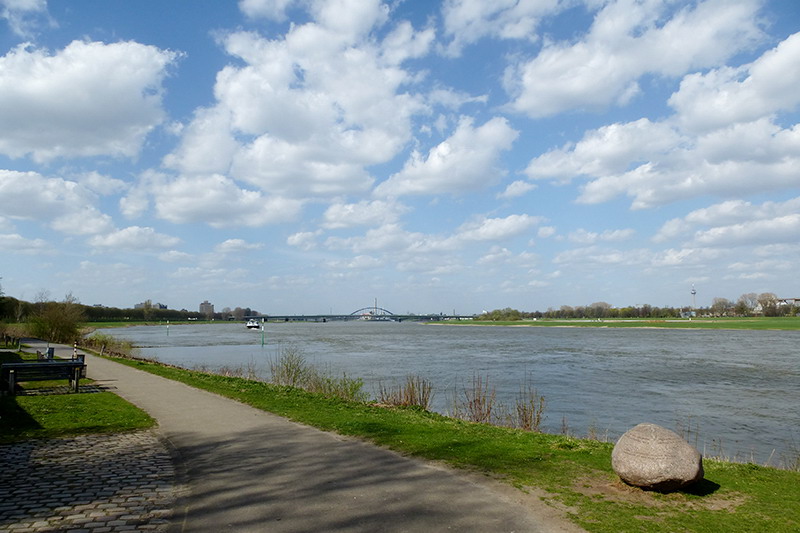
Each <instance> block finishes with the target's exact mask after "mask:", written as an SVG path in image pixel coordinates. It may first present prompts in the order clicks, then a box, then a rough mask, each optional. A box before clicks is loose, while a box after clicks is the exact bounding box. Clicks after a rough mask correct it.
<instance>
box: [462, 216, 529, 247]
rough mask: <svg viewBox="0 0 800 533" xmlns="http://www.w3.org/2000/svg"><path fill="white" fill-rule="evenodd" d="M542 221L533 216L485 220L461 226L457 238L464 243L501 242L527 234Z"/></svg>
mask: <svg viewBox="0 0 800 533" xmlns="http://www.w3.org/2000/svg"><path fill="white" fill-rule="evenodd" d="M541 221H542V218H541V217H534V216H531V215H509V216H507V217H504V218H483V219H480V220H476V221H472V222H468V223H467V224H464V225H463V226H461V227H460V228H459V229H458V230H457V232H456V238H457V239H459V240H462V241H499V240H504V239H508V238H511V237H516V236H517V235H520V234H522V233H525V232H527V231H529V230H530V229H531V228H532V227H533V226H536V225H537V224H539V223H540V222H541Z"/></svg>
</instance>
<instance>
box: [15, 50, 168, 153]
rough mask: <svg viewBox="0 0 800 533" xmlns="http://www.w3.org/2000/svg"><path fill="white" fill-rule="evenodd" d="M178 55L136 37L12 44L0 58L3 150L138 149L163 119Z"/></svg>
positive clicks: (116, 150) (89, 151) (30, 151)
mask: <svg viewBox="0 0 800 533" xmlns="http://www.w3.org/2000/svg"><path fill="white" fill-rule="evenodd" d="M177 58H178V54H176V53H175V52H170V51H165V50H160V49H158V48H156V47H154V46H148V45H143V44H139V43H135V42H119V43H112V44H104V43H100V42H84V41H73V42H72V43H70V44H69V45H67V46H66V47H65V48H64V49H63V50H60V51H58V52H56V53H55V54H50V53H48V52H47V51H46V50H42V49H37V48H35V47H33V46H32V45H28V44H24V45H20V46H18V47H16V48H14V49H12V50H10V51H9V52H8V53H7V54H6V55H5V56H3V57H1V58H0V123H2V124H3V128H2V130H0V153H3V154H6V155H8V156H11V157H22V156H25V155H27V154H30V155H31V156H32V157H33V159H34V160H36V161H38V162H43V161H49V160H51V159H54V158H57V157H81V156H98V155H109V156H125V157H133V156H135V155H136V154H137V153H138V152H139V150H140V148H141V146H142V143H143V142H144V139H145V137H146V135H147V134H148V133H149V132H150V131H152V130H153V128H155V127H156V126H158V125H159V124H161V123H162V122H163V120H164V116H165V114H164V110H163V109H162V102H161V93H162V87H161V84H162V81H163V80H164V77H165V76H166V73H167V67H168V66H169V65H171V64H172V63H174V62H175V60H176V59H177Z"/></svg>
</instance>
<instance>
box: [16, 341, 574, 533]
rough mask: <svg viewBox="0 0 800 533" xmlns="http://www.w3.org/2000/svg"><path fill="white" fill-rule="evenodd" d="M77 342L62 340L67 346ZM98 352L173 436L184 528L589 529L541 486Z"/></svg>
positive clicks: (95, 365)
mask: <svg viewBox="0 0 800 533" xmlns="http://www.w3.org/2000/svg"><path fill="white" fill-rule="evenodd" d="M29 344H31V343H29ZM44 346H45V345H44V344H42V345H34V346H33V349H40V350H42V351H44ZM72 350H73V349H72V348H71V347H68V346H56V356H57V357H59V356H61V357H69V356H71V355H72ZM81 353H82V352H81ZM86 362H87V365H88V366H87V371H88V376H89V377H90V378H92V379H94V380H96V381H97V382H98V384H99V385H101V386H104V387H107V388H109V389H110V390H112V391H114V392H115V393H117V394H119V395H120V396H122V397H123V398H125V399H127V400H128V401H130V402H131V403H133V404H135V405H137V406H138V407H140V408H142V409H144V410H145V411H147V412H148V413H149V414H150V415H151V416H152V417H154V418H155V419H156V420H157V421H158V431H159V432H160V433H161V435H162V437H163V438H164V439H166V441H167V442H168V443H169V444H170V446H171V447H172V449H173V452H174V457H175V459H176V462H177V463H178V464H177V465H176V466H177V468H178V471H179V472H181V473H182V476H181V477H182V479H183V480H184V484H185V487H186V490H185V491H183V492H184V494H183V496H182V497H181V498H180V500H179V508H178V509H176V510H175V513H174V516H175V519H174V523H173V524H172V525H171V529H172V530H174V531H182V532H183V531H185V532H192V533H194V532H199V533H202V532H214V533H218V532H220V531H237V532H248V531H269V532H279V533H280V532H310V531H325V532H423V531H424V532H429V531H465V532H473V531H474V532H482V533H485V532H501V531H508V532H541V533H551V532H553V533H558V532H565V533H568V532H577V531H582V530H581V529H579V528H577V527H576V526H574V525H573V524H571V523H570V522H568V521H566V520H565V519H564V518H563V516H562V515H561V513H560V512H559V511H557V510H555V509H553V508H552V507H550V506H548V505H546V504H544V503H542V502H541V501H540V499H539V498H537V497H536V496H535V495H530V494H525V493H523V492H521V491H519V490H517V489H515V488H513V487H509V486H507V485H504V484H502V483H499V482H496V481H492V480H490V479H488V478H485V477H484V476H480V475H476V474H467V473H463V472H459V471H454V470H451V469H449V468H445V467H443V466H440V465H437V464H432V463H428V462H424V461H420V460H416V459H413V458H408V457H404V456H401V455H399V454H397V453H394V452H392V451H389V450H386V449H383V448H380V447H377V446H374V445H371V444H368V443H365V442H361V441H359V440H357V439H352V438H348V437H343V436H340V435H336V434H333V433H328V432H324V431H320V430H317V429H315V428H311V427H308V426H303V425H301V424H297V423H295V422H292V421H289V420H287V419H284V418H281V417H279V416H276V415H273V414H270V413H266V412H264V411H260V410H257V409H255V408H253V407H250V406H247V405H244V404H241V403H239V402H236V401H233V400H230V399H227V398H223V397H221V396H218V395H215V394H212V393H209V392H206V391H203V390H199V389H195V388H193V387H189V386H187V385H184V384H182V383H179V382H175V381H171V380H168V379H164V378H161V377H159V376H155V375H153V374H149V373H147V372H143V371H141V370H137V369H134V368H131V367H128V366H125V365H121V364H119V363H115V362H113V361H109V360H107V359H103V358H99V357H94V356H92V355H89V354H87V355H86Z"/></svg>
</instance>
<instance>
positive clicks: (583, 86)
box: [506, 0, 763, 117]
mask: <svg viewBox="0 0 800 533" xmlns="http://www.w3.org/2000/svg"><path fill="white" fill-rule="evenodd" d="M602 5H603V7H602V9H600V11H598V13H597V15H596V16H595V19H594V23H593V25H592V28H591V30H590V32H589V33H588V35H587V36H586V37H585V38H584V39H582V40H580V41H578V42H574V43H573V42H570V43H564V42H552V43H547V44H546V45H545V46H544V48H543V49H542V50H541V51H540V52H539V54H538V55H537V56H536V57H534V58H533V59H530V60H522V61H521V62H520V63H518V64H517V65H513V66H512V67H510V68H509V70H508V72H507V74H506V88H507V90H508V91H509V93H510V94H511V96H512V98H513V100H512V102H511V103H510V108H511V109H513V110H515V111H518V112H522V113H525V114H527V115H529V116H531V117H543V116H549V115H554V114H557V113H561V112H564V111H569V110H575V109H584V110H586V109H602V108H605V107H607V106H609V105H612V104H626V103H628V102H629V101H630V100H631V98H633V97H634V96H635V95H636V94H637V93H638V92H639V91H640V88H639V85H638V79H639V78H640V77H641V76H643V75H644V74H648V73H652V74H657V75H663V76H680V75H682V74H684V73H686V72H688V71H689V70H690V69H698V68H705V67H713V66H716V65H719V64H720V63H721V62H722V61H724V60H726V59H727V58H729V57H732V56H733V55H734V54H735V53H736V52H738V51H741V50H744V49H747V48H748V47H751V46H753V45H754V44H755V43H757V42H758V41H759V40H761V39H762V38H763V34H762V32H761V30H760V28H759V27H758V17H757V16H756V13H757V11H758V8H759V7H760V5H761V2H760V1H758V0H743V1H740V2H728V1H727V0H707V1H704V2H702V1H701V2H698V3H697V5H695V6H692V7H686V8H684V9H681V10H679V11H677V12H676V13H674V14H673V15H671V16H670V15H669V13H667V12H666V9H668V8H670V7H671V6H670V3H669V2H662V1H660V0H645V1H634V0H616V1H611V2H606V3H603V4H602ZM665 51H667V52H666V53H665Z"/></svg>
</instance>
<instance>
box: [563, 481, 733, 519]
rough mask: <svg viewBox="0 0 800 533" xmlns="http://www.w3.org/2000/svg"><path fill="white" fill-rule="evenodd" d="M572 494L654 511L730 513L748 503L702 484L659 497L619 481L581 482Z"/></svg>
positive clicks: (715, 487) (656, 493) (707, 483)
mask: <svg viewBox="0 0 800 533" xmlns="http://www.w3.org/2000/svg"><path fill="white" fill-rule="evenodd" d="M573 488H574V490H575V491H576V492H579V493H580V494H583V495H585V496H590V497H594V498H602V499H604V500H608V501H612V502H615V503H626V504H631V505H641V506H644V507H650V508H655V509H663V508H670V507H671V508H684V509H687V510H690V509H691V510H706V511H728V512H733V511H735V510H736V509H737V508H739V507H740V506H741V505H742V504H744V503H745V502H746V501H747V498H746V497H745V496H744V495H743V494H740V493H735V492H734V493H731V492H723V493H722V494H720V493H719V491H718V489H719V485H716V484H715V483H713V482H709V481H703V482H700V484H699V485H698V486H697V487H695V488H694V489H691V490H690V491H687V492H673V493H670V494H661V493H658V492H649V491H646V490H642V489H639V488H637V487H632V486H630V485H627V484H625V483H623V482H622V481H620V479H619V478H613V479H610V478H600V477H592V478H583V479H581V480H579V481H578V482H577V483H575V485H574V487H573Z"/></svg>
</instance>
